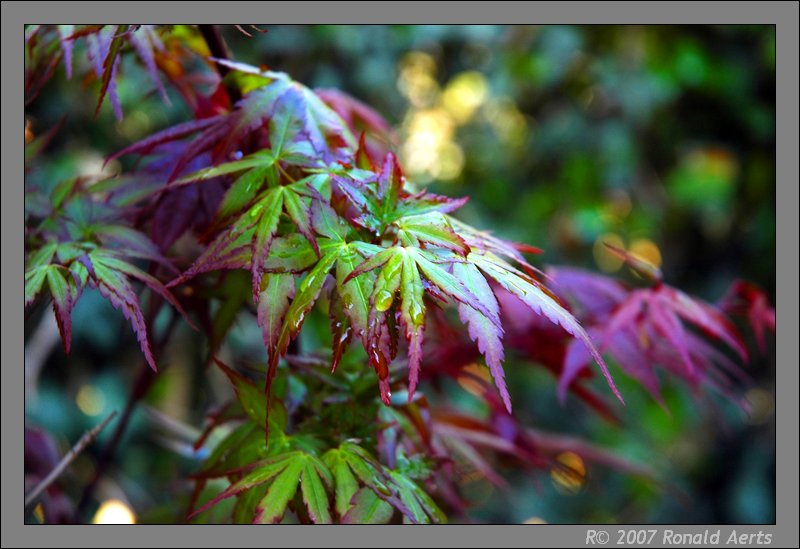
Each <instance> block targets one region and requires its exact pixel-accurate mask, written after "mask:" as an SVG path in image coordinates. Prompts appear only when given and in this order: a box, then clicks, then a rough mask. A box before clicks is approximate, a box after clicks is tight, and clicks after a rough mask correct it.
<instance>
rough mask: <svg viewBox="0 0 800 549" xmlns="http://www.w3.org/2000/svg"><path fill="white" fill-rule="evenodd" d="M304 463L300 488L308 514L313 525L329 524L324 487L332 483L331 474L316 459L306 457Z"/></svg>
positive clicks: (326, 492)
mask: <svg viewBox="0 0 800 549" xmlns="http://www.w3.org/2000/svg"><path fill="white" fill-rule="evenodd" d="M305 462H306V463H305V467H304V468H303V478H302V481H301V488H302V492H303V501H304V502H305V504H306V508H307V509H308V514H309V516H310V517H311V520H312V521H314V523H315V524H330V523H331V522H332V520H331V511H330V500H329V499H328V491H327V490H326V488H325V486H326V484H327V485H328V486H330V485H331V484H332V483H333V481H332V477H331V473H330V471H328V469H327V467H325V465H324V464H323V463H322V462H320V461H319V460H318V459H317V458H314V457H312V456H307V457H306V460H305Z"/></svg>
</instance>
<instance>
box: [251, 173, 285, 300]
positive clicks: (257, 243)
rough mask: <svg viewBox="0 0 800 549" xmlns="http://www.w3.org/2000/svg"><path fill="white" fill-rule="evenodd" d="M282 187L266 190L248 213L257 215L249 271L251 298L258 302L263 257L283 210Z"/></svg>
mask: <svg viewBox="0 0 800 549" xmlns="http://www.w3.org/2000/svg"><path fill="white" fill-rule="evenodd" d="M284 196H285V193H284V190H283V187H276V188H274V189H272V190H270V191H268V192H267V193H266V194H265V195H264V198H262V199H261V200H260V201H259V202H258V203H257V204H256V205H255V206H253V207H252V208H251V209H250V211H249V212H248V213H246V214H245V215H249V216H250V217H258V222H257V224H256V231H255V233H254V234H253V252H252V254H253V255H252V257H251V266H250V271H251V274H252V277H253V300H254V301H255V302H256V303H258V292H259V291H260V289H261V272H262V269H263V267H262V265H263V264H264V258H266V257H267V255H269V248H270V245H271V243H272V239H273V238H274V237H275V233H276V232H277V231H278V222H279V221H280V218H281V211H283V199H284Z"/></svg>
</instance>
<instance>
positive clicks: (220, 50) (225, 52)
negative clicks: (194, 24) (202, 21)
mask: <svg viewBox="0 0 800 549" xmlns="http://www.w3.org/2000/svg"><path fill="white" fill-rule="evenodd" d="M198 28H199V29H200V34H201V35H202V36H203V40H205V41H206V44H207V45H208V51H210V52H211V57H216V58H217V59H227V60H230V61H233V56H232V55H231V51H230V49H229V48H228V45H227V44H226V43H225V39H224V38H222V33H221V32H220V30H219V27H218V26H217V25H198ZM215 65H216V67H217V71H218V72H219V76H220V78H221V79H223V80H224V79H225V77H226V76H227V75H228V73H229V72H230V69H229V68H228V67H226V66H225V65H220V64H219V63H215ZM225 90H226V91H227V92H228V96H229V97H230V99H231V104H235V103H236V102H237V101H239V99H241V98H242V94H241V93H240V92H239V90H238V89H237V88H236V86H231V85H226V86H225Z"/></svg>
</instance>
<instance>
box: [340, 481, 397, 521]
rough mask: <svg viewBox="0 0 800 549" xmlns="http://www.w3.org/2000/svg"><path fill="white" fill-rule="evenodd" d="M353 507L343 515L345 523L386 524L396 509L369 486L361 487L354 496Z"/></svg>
mask: <svg viewBox="0 0 800 549" xmlns="http://www.w3.org/2000/svg"><path fill="white" fill-rule="evenodd" d="M352 500H353V505H352V508H351V509H350V510H349V511H348V512H347V513H346V514H345V515H343V516H342V523H343V524H386V523H388V522H389V521H390V520H391V519H392V515H394V509H393V508H392V506H391V505H390V504H388V503H387V502H385V501H384V500H382V499H380V498H379V497H378V496H377V494H376V493H375V492H373V491H372V490H370V489H369V488H361V489H360V490H359V491H358V493H357V494H355V496H354V497H353V498H352Z"/></svg>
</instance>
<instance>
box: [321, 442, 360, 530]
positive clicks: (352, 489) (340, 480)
mask: <svg viewBox="0 0 800 549" xmlns="http://www.w3.org/2000/svg"><path fill="white" fill-rule="evenodd" d="M322 461H323V462H324V463H325V465H327V466H328V469H329V470H331V471H332V472H333V479H334V485H335V493H336V503H335V508H336V513H337V514H338V515H339V517H340V518H341V517H344V516H345V514H346V513H347V511H349V510H350V507H351V500H352V499H353V496H354V495H355V493H356V492H357V491H358V482H357V481H356V477H355V476H353V472H352V471H351V470H350V467H349V465H348V464H347V461H346V460H345V459H344V458H343V457H342V453H341V451H340V450H339V449H332V450H329V451H328V452H327V453H326V454H325V455H324V456H322Z"/></svg>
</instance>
